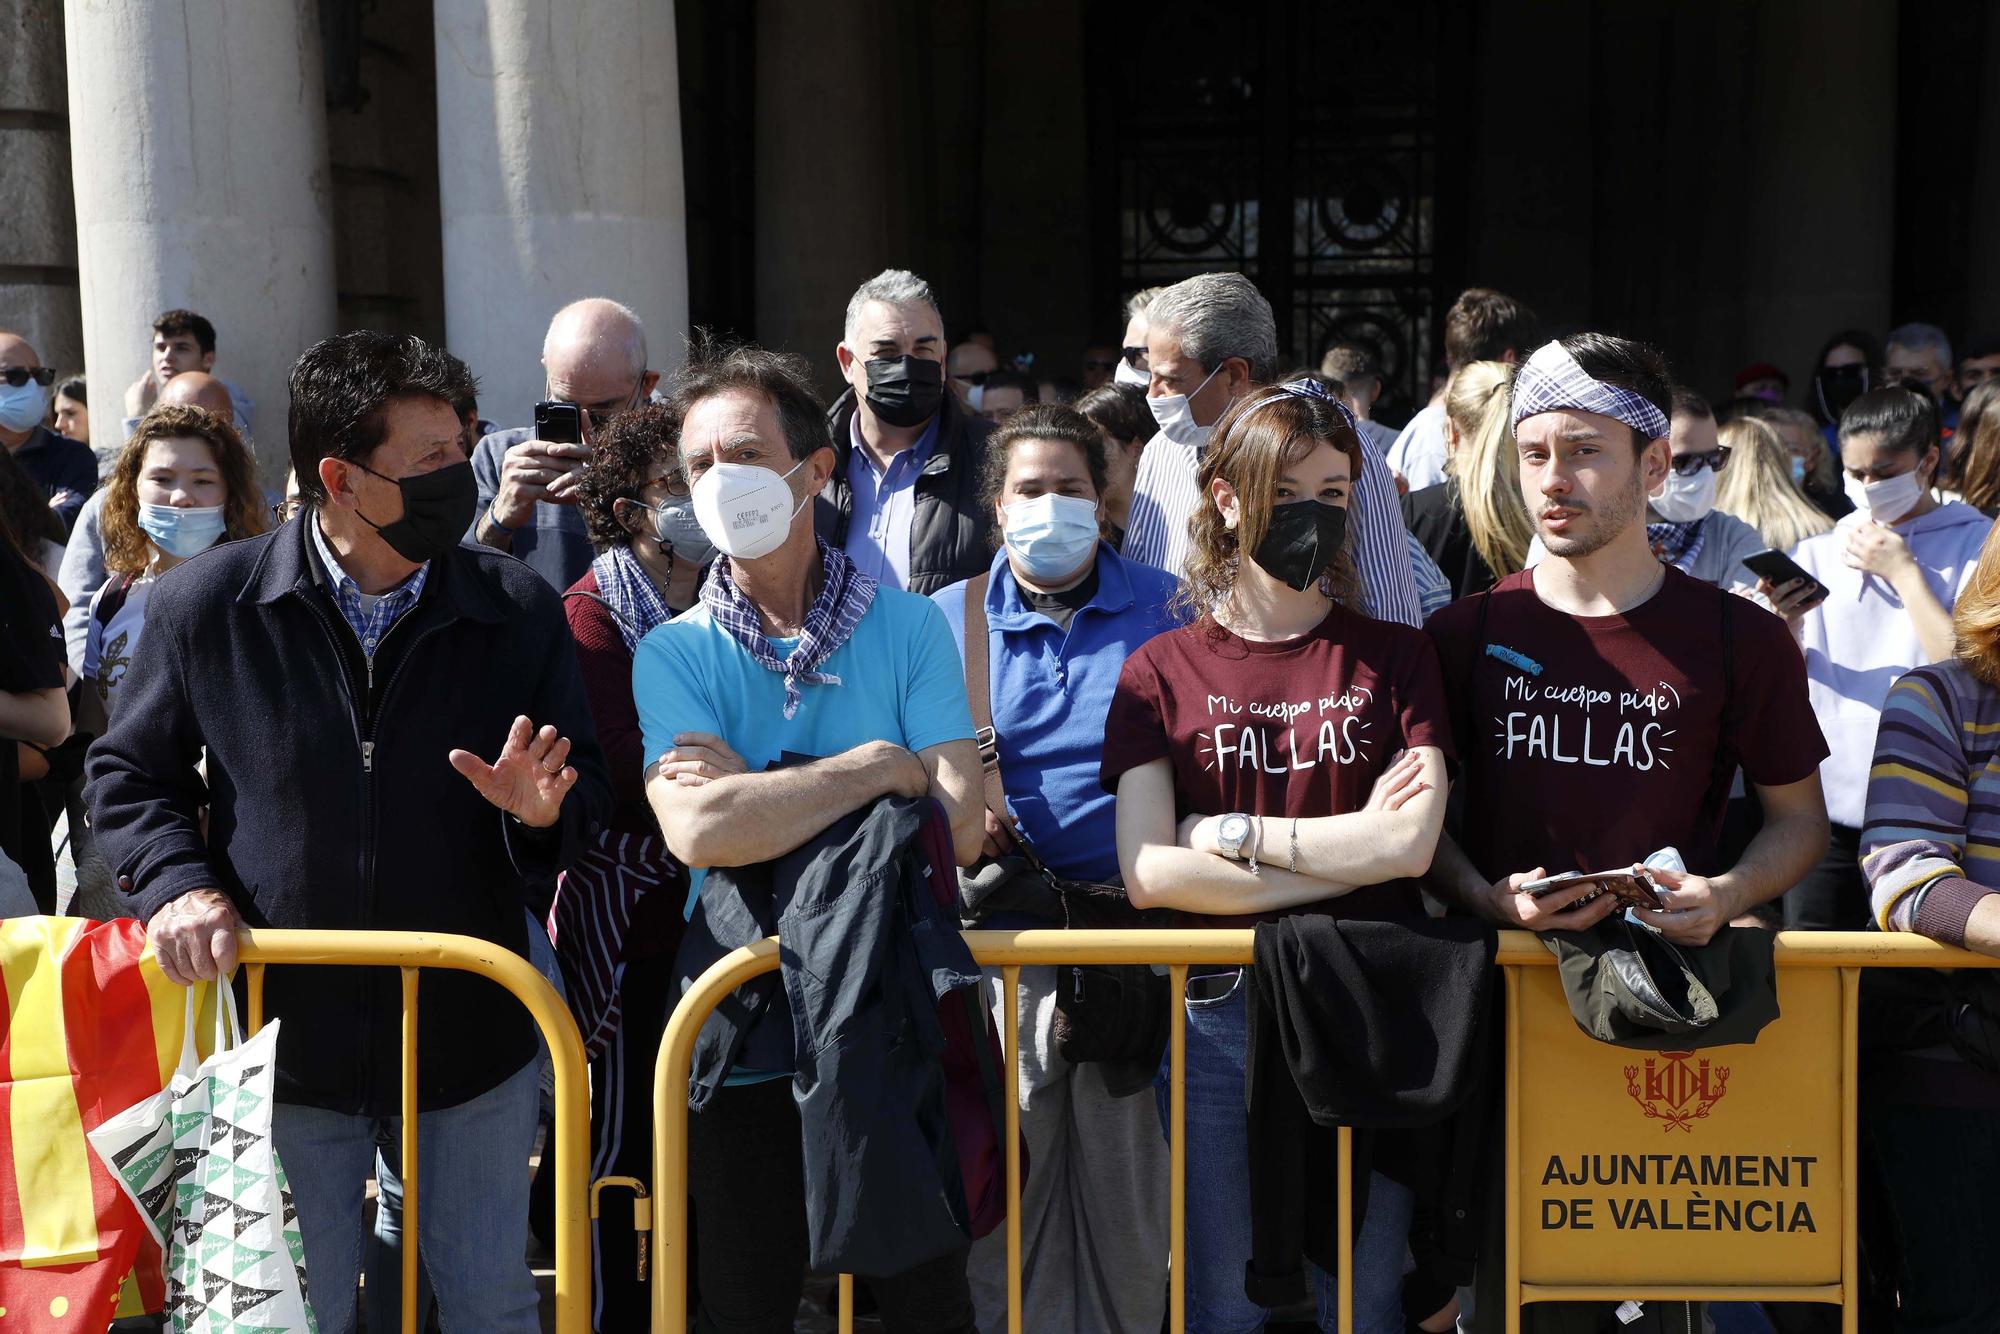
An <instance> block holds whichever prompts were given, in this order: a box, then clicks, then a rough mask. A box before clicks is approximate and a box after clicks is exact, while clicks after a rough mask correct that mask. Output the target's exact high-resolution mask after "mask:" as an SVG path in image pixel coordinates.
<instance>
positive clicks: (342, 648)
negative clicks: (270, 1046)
mask: <svg viewBox="0 0 2000 1334" xmlns="http://www.w3.org/2000/svg"><path fill="white" fill-rule="evenodd" d="M311 515H312V512H311V511H310V510H309V511H307V513H306V516H304V517H303V518H301V519H295V520H293V521H292V522H290V523H288V524H286V525H284V526H283V527H282V528H280V529H279V530H278V531H277V532H275V533H272V534H269V535H266V536H264V537H259V538H252V539H250V540H248V541H243V542H231V543H227V544H225V545H222V546H218V547H214V548H211V549H210V550H208V551H206V552H204V553H202V554H201V555H199V556H196V557H195V558H194V559H192V560H190V561H188V562H187V563H186V564H184V565H181V566H178V567H176V568H175V569H173V570H170V571H169V572H168V573H167V574H166V575H165V576H164V577H163V578H162V579H161V580H160V582H159V584H158V586H157V587H156V588H155V589H154V591H153V593H152V597H151V600H150V601H149V602H148V603H147V606H146V652H145V653H143V654H141V655H139V660H138V661H137V662H135V663H134V665H133V667H132V670H131V673H130V674H129V675H128V676H127V677H126V678H125V683H124V685H123V686H122V687H121V691H122V692H124V693H122V694H121V703H120V705H119V708H118V716H117V717H116V719H114V720H113V722H112V724H111V727H110V730H109V732H108V733H107V735H105V736H104V737H103V738H102V739H101V740H99V741H98V742H97V743H96V744H95V745H94V746H92V747H91V751H90V758H89V761H88V764H87V767H86V774H87V777H88V783H89V785H88V789H87V797H88V801H89V804H90V815H91V821H92V823H93V825H94V826H95V828H96V830H97V837H98V842H99V846H100V848H101V849H102V850H103V852H104V855H105V858H106V860H107V861H108V862H109V864H110V866H111V869H112V871H113V873H114V874H115V875H116V876H117V883H118V887H119V890H120V892H121V893H122V894H123V895H124V896H125V899H126V902H127V903H128V905H129V908H130V911H131V912H132V913H133V915H135V916H137V917H139V918H141V919H142V920H150V918H151V917H152V915H153V913H155V912H156V911H158V910H159V909H160V907H162V906H163V905H164V904H166V903H168V902H170V901H171V900H173V899H175V898H178V897H179V896H180V895H182V894H185V893H187V892H188V891H189V890H193V889H203V888H214V889H220V890H222V891H223V892H225V893H227V894H228V895H229V896H230V897H231V898H232V899H233V900H234V901H235V903H236V906H237V908H238V910H239V911H240V912H241V913H242V914H243V918H244V920H245V921H246V922H247V923H249V924H250V925H251V926H253V927H258V926H280V927H312V928H330V929H344V930H354V929H360V930H369V929H373V930H408V931H440V932H447V931H448V932H460V933H463V934H466V935H471V936H477V937H480V938H482V939H485V940H490V941H492V942H494V943H495V944H497V945H500V946H502V947H504V948H506V949H509V950H512V951H514V952H515V953H517V954H523V955H525V954H526V947H527V935H526V932H527V925H528V924H527V914H526V912H525V909H524V902H525V900H524V893H525V889H524V885H525V882H526V881H527V880H529V879H546V878H547V877H549V876H551V875H552V874H553V873H554V872H555V871H556V870H557V869H558V868H559V867H562V866H566V865H568V864H569V862H570V861H571V860H572V859H573V858H574V856H575V855H576V853H577V852H578V851H579V850H580V848H581V845H582V841H583V839H584V838H585V836H586V835H587V834H588V833H589V831H590V829H591V827H592V826H593V825H594V824H595V823H596V822H598V821H600V820H602V819H603V818H604V817H605V816H606V815H607V814H608V812H609V809H610V784H609V781H608V778H607V775H606V773H605V768H604V761H603V757H602V755H601V754H600V753H599V751H598V747H597V740H596V734H595V733H594V731H593V730H592V727H591V720H590V710H589V707H588V705H587V703H586V702H585V699H584V692H583V681H582V677H581V674H580V673H579V672H578V670H577V665H576V650H575V648H574V647H573V645H572V643H571V640H570V636H569V630H568V626H567V624H566V623H565V621H564V619H563V612H562V605H561V602H560V600H559V599H558V598H557V596H556V593H555V591H554V590H553V589H551V588H550V587H549V586H548V585H547V584H546V583H544V582H543V581H542V579H541V578H540V576H538V575H536V574H535V572H534V571H533V570H531V569H529V568H528V567H527V566H525V565H523V564H521V563H520V562H519V561H516V560H514V559H513V558H511V557H509V556H504V555H501V554H500V553H498V552H494V551H488V550H485V549H484V548H479V547H457V548H454V549H453V550H451V551H449V552H447V553H446V554H445V555H443V556H441V557H438V558H437V559H436V560H433V561H432V562H431V568H430V575H429V578H428V579H427V580H426V582H425V585H424V591H423V595H422V596H421V598H419V600H418V602H417V605H416V606H415V607H413V608H411V609H410V610H409V611H408V612H406V613H404V615H403V617H402V619H401V620H399V621H397V622H396V624H395V626H394V628H393V629H391V630H390V632H389V634H388V635H387V637H386V638H385V639H384V640H383V641H382V644H381V647H380V648H379V649H378V650H377V652H376V655H375V661H374V663H373V665H372V668H371V667H370V665H369V664H368V663H366V662H365V660H364V659H363V656H362V653H361V647H360V644H359V642H358V641H357V640H356V639H355V637H354V632H353V631H352V630H351V629H349V628H348V625H347V622H346V621H345V620H343V619H342V618H341V615H340V611H339V608H338V607H337V606H336V605H335V603H334V601H333V596H332V592H331V587H330V585H329V583H328V581H327V576H326V573H325V571H324V570H322V569H321V567H320V564H319V559H318V557H317V555H316V554H314V553H313V552H312V551H311V550H310V548H311V543H310V542H309V541H308V540H307V534H306V529H305V524H306V523H308V522H312V521H313V519H312V517H311ZM128 706H129V707H128ZM518 714H526V715H527V716H528V717H529V718H530V719H532V720H533V721H534V722H535V723H536V725H538V726H539V725H542V724H550V725H553V726H554V727H555V728H556V729H557V730H558V731H560V732H561V733H562V734H563V735H564V736H567V737H569V738H570V740H571V742H572V747H573V748H572V750H571V752H570V763H571V764H573V765H575V766H576V770H577V775H578V778H577V783H576V786H575V787H574V788H572V789H571V790H570V793H569V796H568V798H567V799H566V800H565V801H564V803H563V813H562V819H561V821H560V822H559V823H558V824H557V825H556V826H555V827H553V828H552V829H548V830H532V829H529V828H527V827H526V826H524V825H522V824H520V823H519V822H518V821H516V820H514V819H513V817H511V816H508V815H505V814H503V813H502V812H500V811H498V810H496V809H495V808H494V807H493V806H491V805H489V804H488V803H487V802H486V800H485V799H484V798H483V797H481V796H480V795H479V793H478V792H477V791H475V790H474V789H473V787H472V785H471V784H470V783H469V782H467V781H466V780H465V779H464V778H463V777H461V776H460V775H459V774H458V773H457V772H456V771H455V770H453V769H452V767H451V764H450V762H449V760H448V759H447V758H446V757H447V755H448V754H449V753H450V751H451V750H452V749H453V748H454V747H462V748H464V749H466V750H470V751H472V752H474V753H475V754H477V755H479V756H481V757H482V758H484V759H486V760H488V761H491V760H492V759H494V758H495V757H496V756H497V755H498V754H499V752H500V748H501V745H502V744H503V743H504V741H505V739H506V735H507V729H508V727H509V726H510V725H511V724H512V722H513V720H514V718H515V716H516V715H518ZM204 750H206V753H207V775H208V777H207V783H206V785H205V786H204V784H203V782H202V779H201V776H200V774H199V773H198V772H197V771H196V768H195V766H196V763H197V762H198V761H199V760H200V759H201V758H202V754H203V751H204ZM204 804H206V805H207V806H208V812H209V814H208V837H207V840H206V841H205V842H204V840H203V838H202V834H201V829H200V826H199V824H198V823H197V811H198V808H199V807H201V806H202V805H204ZM265 998H266V1013H268V1014H269V1015H271V1016H272V1017H274V1018H278V1019H282V1020H283V1021H284V1026H283V1028H282V1029H281V1030H280V1036H279V1041H278V1071H277V1088H278V1096H279V1097H280V1099H282V1100H284V1101H287V1102H302V1103H308V1104H311V1105H315V1106H320V1107H326V1108H331V1109H333V1110H336V1111H342V1112H365V1113H368V1114H371V1115H379V1114H387V1113H393V1112H394V1111H395V1110H396V1109H397V1106H398V1098H399V1089H400V1087H401V1084H400V1080H401V1075H400V1066H399V1054H400V1050H401V1038H400V1035H399V1022H400V1021H399V1015H400V991H399V985H398V981H397V975H396V972H395V970H394V969H388V968H373V969H347V968H341V969H332V968H326V967H320V966H314V967H297V968H273V969H272V970H271V971H270V973H269V974H267V977H266V986H265ZM419 1018H420V1028H419V1035H418V1044H419V1050H418V1065H419V1070H420V1072H421V1073H420V1076H419V1078H420V1083H421V1090H420V1097H421V1104H422V1106H424V1107H425V1108H435V1107H449V1106H452V1105H454V1104H456V1103H459V1102H463V1101H465V1100H466V1099H468V1098H472V1097H475V1096H477V1095H479V1094H481V1093H484V1092H486V1091H487V1090H489V1089H491V1088H493V1087H494V1086H495V1085H497V1084H499V1083H500V1082H501V1081H502V1080H504V1079H505V1078H507V1077H508V1076H509V1075H511V1074H513V1073H514V1072H515V1071H517V1070H519V1069H520V1068H521V1067H522V1066H523V1065H525V1064H526V1063H527V1062H528V1060H529V1059H530V1058H531V1057H532V1056H533V1055H534V1052H535V1036H534V1031H533V1026H532V1022H531V1021H530V1020H529V1018H528V1015H527V1012H526V1010H525V1009H523V1008H522V1007H521V1005H520V1004H519V1003H518V1002H516V1001H514V1000H513V999H512V998H511V997H509V996H506V995H503V994H501V992H500V989H499V988H497V987H496V986H494V985H493V984H492V983H490V982H487V981H484V980H482V979H479V978H476V977H474V976H472V975H470V974H465V973H455V972H450V971H446V970H443V969H437V970H426V971H425V972H424V973H423V974H422V983H421V986H420V994H419Z"/></svg>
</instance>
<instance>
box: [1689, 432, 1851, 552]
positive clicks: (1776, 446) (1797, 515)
mask: <svg viewBox="0 0 2000 1334" xmlns="http://www.w3.org/2000/svg"><path fill="white" fill-rule="evenodd" d="M1717 436H1718V438H1719V439H1720V440H1721V442H1722V447H1723V448H1724V449H1726V450H1728V451H1729V466H1728V467H1727V468H1724V469H1723V470H1722V472H1721V473H1720V474H1718V480H1719V481H1720V482H1721V485H1720V486H1719V487H1718V488H1717V489H1716V494H1715V507H1716V508H1717V509H1719V510H1721V511H1722V512H1723V513H1725V514H1733V515H1735V516H1736V517H1737V518H1739V519H1741V520H1743V522H1745V523H1747V524H1749V525H1750V526H1751V527H1752V528H1755V529H1756V530H1757V533H1758V535H1759V536H1760V537H1762V538H1763V539H1764V545H1765V546H1768V547H1774V548H1776V549H1777V550H1779V551H1790V550H1791V549H1792V548H1793V547H1795V546H1797V545H1798V544H1799V543H1801V542H1803V541H1805V540H1806V539H1807V538H1808V537H1818V536H1819V535H1820V534H1821V533H1826V532H1831V531H1833V520H1831V519H1829V518H1827V517H1826V515H1824V514H1822V513H1821V512H1820V511H1819V509H1818V507H1817V506H1815V505H1814V504H1813V503H1812V502H1811V501H1809V500H1807V499H1806V496H1805V492H1804V491H1802V490H1800V489H1799V487H1798V486H1797V485H1795V484H1794V483H1793V481H1792V458H1793V455H1792V451H1791V450H1790V449H1789V448H1788V447H1787V446H1786V444H1785V438H1784V437H1783V436H1781V435H1779V434H1778V428H1777V427H1775V426H1773V425H1771V424H1770V423H1769V422H1763V421H1759V420H1757V419H1756V418H1755V417H1738V418H1737V419H1736V420H1735V421H1733V422H1730V423H1729V424H1728V425H1727V426H1724V427H1723V428H1722V429H1721V431H1719V432H1718V433H1717Z"/></svg>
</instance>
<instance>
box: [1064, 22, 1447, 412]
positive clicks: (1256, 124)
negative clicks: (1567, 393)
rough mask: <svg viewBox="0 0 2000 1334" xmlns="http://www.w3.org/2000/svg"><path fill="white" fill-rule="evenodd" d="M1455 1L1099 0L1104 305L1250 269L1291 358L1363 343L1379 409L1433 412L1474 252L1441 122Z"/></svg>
mask: <svg viewBox="0 0 2000 1334" xmlns="http://www.w3.org/2000/svg"><path fill="white" fill-rule="evenodd" d="M1442 11H1443V7H1442V6H1440V5H1438V4H1436V3H1435V2H1434V0H1433V2H1432V3H1421V2H1419V3H1410V4H1404V5H1401V6H1395V7H1391V6H1380V5H1373V6H1368V7H1367V8H1366V9H1363V8H1362V7H1361V6H1356V5H1348V4H1328V3H1322V4H1314V3H1309V2H1306V0H1247V2H1246V3H1239V4H1235V5H1216V4H1213V3H1203V4H1196V3H1183V2H1182V0H1173V2H1172V3H1155V4H1152V5H1149V6H1147V7H1146V8H1145V9H1144V10H1143V11H1130V10H1124V9H1120V8H1117V7H1111V6H1101V7H1100V6H1092V7H1091V9H1090V13H1091V24H1090V28H1089V36H1088V44H1089V45H1088V61H1087V66H1086V68H1087V69H1088V70H1089V72H1090V83H1091V91H1092V98H1091V118H1092V124H1091V135H1092V148H1093V153H1092V161H1093V165H1094V168H1095V171H1094V177H1095V180H1096V182H1097V186H1096V194H1095V198H1094V200H1093V206H1094V211H1095V215H1096V221H1095V227H1094V235H1095V238H1096V240H1095V244H1096V253H1095V255H1094V256H1093V258H1094V261H1095V262H1094V264H1093V270H1094V272H1095V273H1096V274H1097V281H1098V287H1099V291H1098V292H1097V293H1096V299H1095V306H1096V308H1097V309H1111V308H1114V307H1115V305H1116V303H1117V302H1118V301H1119V300H1120V299H1121V298H1122V297H1123V296H1125V295H1126V294H1129V293H1131V292H1133V291H1135V290H1138V289H1140V288H1143V287H1151V286H1154V285H1156V284H1160V283H1170V282H1174V281H1177V280H1178V279H1181V278H1185V277H1188V276H1189V275H1191V274H1195V273H1202V272H1207V271H1211V270H1215V269H1237V270H1240V271H1241V272H1243V273H1245V274H1247V275H1249V276H1250V277H1251V279H1252V280H1253V281H1255V282H1256V283H1257V285H1258V287H1259V288H1260V289H1261V290H1262V291H1263V293H1264V295H1265V296H1266V297H1267V298H1268V299H1269V300H1270V302H1271V307H1272V310H1273V312H1274V313H1275V314H1276V316H1277V324H1278V345H1279V349H1280V352H1281V354H1282V355H1283V356H1284V358H1285V360H1286V363H1287V364H1288V365H1290V366H1317V364H1318V361H1319V358H1320V355H1321V353H1322V352H1323V351H1324V350H1325V348H1326V346H1327V345H1328V344H1329V343H1332V342H1335V341H1338V340H1342V339H1351V340H1354V341H1358V342H1362V343H1364V344H1367V345H1368V346H1370V347H1372V348H1373V349H1374V350H1375V351H1376V353H1377V355H1378V356H1379V357H1380V358H1381V361H1382V365H1383V376H1384V388H1385V401H1384V403H1383V405H1382V406H1383V409H1384V414H1383V415H1385V416H1387V417H1390V418H1391V419H1392V420H1400V419H1401V418H1402V417H1403V416H1405V415H1407V414H1408V413H1410V412H1412V411H1414V410H1415V409H1416V408H1417V407H1420V406H1422V404H1423V403H1424V402H1425V401H1426V400H1427V399H1428V397H1429V383H1430V369H1431V363H1432V361H1433V359H1434V357H1435V354H1436V350H1437V346H1438V342H1439V329H1438V320H1439V318H1440V316H1441V313H1442V311H1443V309H1444V306H1445V305H1447V304H1449V302H1450V300H1451V299H1452V297H1453V296H1454V295H1455V294H1456V291H1457V284H1456V281H1455V279H1456V276H1457V273H1458V270H1459V268H1460V265H1459V262H1458V260H1459V256H1460V253H1461V251H1462V243H1461V240H1460V238H1461V235H1462V233H1461V231H1460V230H1458V229H1459V227H1460V226H1462V223H1461V222H1460V221H1459V220H1460V217H1461V213H1460V210H1459V208H1458V207H1457V204H1458V199H1459V193H1460V192H1459V190H1458V189H1457V185H1458V183H1459V182H1460V181H1462V180H1463V178H1464V173H1463V171H1462V170H1460V169H1459V166H1458V163H1457V160H1456V157H1455V155H1454V152H1453V148H1452V141H1453V139H1454V138H1455V136H1452V135H1449V134H1445V135H1441V133H1440V126H1441V124H1443V123H1446V118H1447V117H1448V116H1450V115H1451V114H1452V112H1453V110H1454V108H1455V104H1456V99H1455V97H1454V95H1453V89H1454V88H1455V87H1456V86H1457V85H1458V82H1459V81H1458V79H1457V71H1458V70H1459V69H1460V68H1461V63H1460V60H1459V58H1458V54H1457V53H1458V52H1459V51H1461V50H1462V49H1464V46H1465V38H1464V35H1463V34H1461V33H1459V32H1457V31H1454V30H1451V29H1450V27H1449V26H1448V24H1447V21H1446V18H1445V16H1444V14H1443V12H1442ZM1135 15H1138V16H1140V17H1141V18H1142V19H1143V21H1135V17H1134V16H1135Z"/></svg>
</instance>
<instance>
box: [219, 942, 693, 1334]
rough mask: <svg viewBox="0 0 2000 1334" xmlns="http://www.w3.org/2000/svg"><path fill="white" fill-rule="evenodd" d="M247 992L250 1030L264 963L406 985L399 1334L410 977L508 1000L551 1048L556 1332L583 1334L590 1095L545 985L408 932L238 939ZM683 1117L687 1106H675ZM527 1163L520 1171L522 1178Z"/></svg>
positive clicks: (408, 1246) (408, 1279)
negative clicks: (461, 976)
mask: <svg viewBox="0 0 2000 1334" xmlns="http://www.w3.org/2000/svg"><path fill="white" fill-rule="evenodd" d="M237 940H238V950H237V952H238V957H239V958H241V960H242V962H243V965H244V972H245V974H246V983H247V987H248V990H249V1002H250V1007H249V1008H250V1015H249V1021H250V1022H249V1028H250V1031H251V1032H253V1033H254V1032H256V1031H257V1030H258V1029H259V1028H261V1027H263V1024H264V969H265V968H266V967H267V966H268V965H271V964H284V965H291V964H340V965H347V966H361V967H368V966H373V967H382V968H396V969H399V970H400V971H401V974H402V985H403V1142H402V1160H403V1161H402V1169H403V1215H404V1223H403V1231H404V1238H405V1244H404V1246H403V1257H402V1258H403V1319H402V1325H403V1334H416V1331H417V1250H418V1247H417V1245H416V1237H417V1236H418V1232H417V1208H418V1204H417V1191H418V1189H419V1183H418V1179H417V1178H418V1172H417V1164H418V1159H417V1120H418V1117H417V972H418V970H419V969H423V968H449V969H454V970H457V971H459V972H466V973H477V974H479V975H480V976H481V977H484V978H486V979H488V980H489V981H491V982H495V983H497V984H498V985H500V986H502V987H505V988H506V989H507V990H508V991H509V992H512V993H513V995H514V998H515V999H516V1000H518V1001H520V1002H521V1004H522V1005H524V1006H526V1007H527V1009H528V1013H529V1014H530V1015H532V1016H533V1017H534V1020H535V1023H536V1025H537V1026H538V1027H539V1028H540V1029H541V1031H542V1037H543V1038H544V1039H545V1040H546V1041H547V1042H548V1046H549V1054H550V1056H551V1057H552V1058H553V1060H554V1063H555V1077H556V1090H555V1126H554V1128H553V1129H552V1130H551V1132H550V1139H551V1141H552V1147H553V1149H554V1152H555V1167H556V1190H555V1196H556V1331H557V1334H589V1330H590V1215H589V1211H588V1203H587V1199H586V1196H587V1186H588V1182H587V1181H586V1177H587V1176H588V1174H589V1171H590V1091H589V1087H588V1085H587V1084H586V1083H585V1082H584V1061H583V1038H582V1037H581V1035H579V1034H578V1032H577V1029H576V1021H575V1020H574V1019H572V1018H571V1017H570V1012H569V1009H568V1007H567V1006H565V1005H564V1004H563V1000H562V997H561V996H560V995H558V994H557V993H556V989H555V988H554V987H552V986H550V985H549V981H548V979H547V978H545V977H543V976H542V975H541V973H539V972H537V971H536V969H535V967H534V965H533V964H531V963H529V962H528V961H527V960H526V959H523V958H522V957H521V956H519V955H518V954H515V953H513V952H512V951H511V950H505V949H502V948H501V947H499V946H498V945H494V944H492V943H491V942H489V941H484V940H476V939H474V938H473V937H471V936H450V935H430V934H427V933H422V932H415V931H281V930H264V931H244V932H242V933H241V934H240V935H239V936H238V937H237ZM681 1106H682V1109H683V1110H684V1111H685V1109H686V1106H687V1100H686V1099H685V1098H683V1099H682V1100H681ZM526 1166H527V1165H526V1164H525V1163H524V1164H522V1168H523V1170H525V1169H526Z"/></svg>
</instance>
